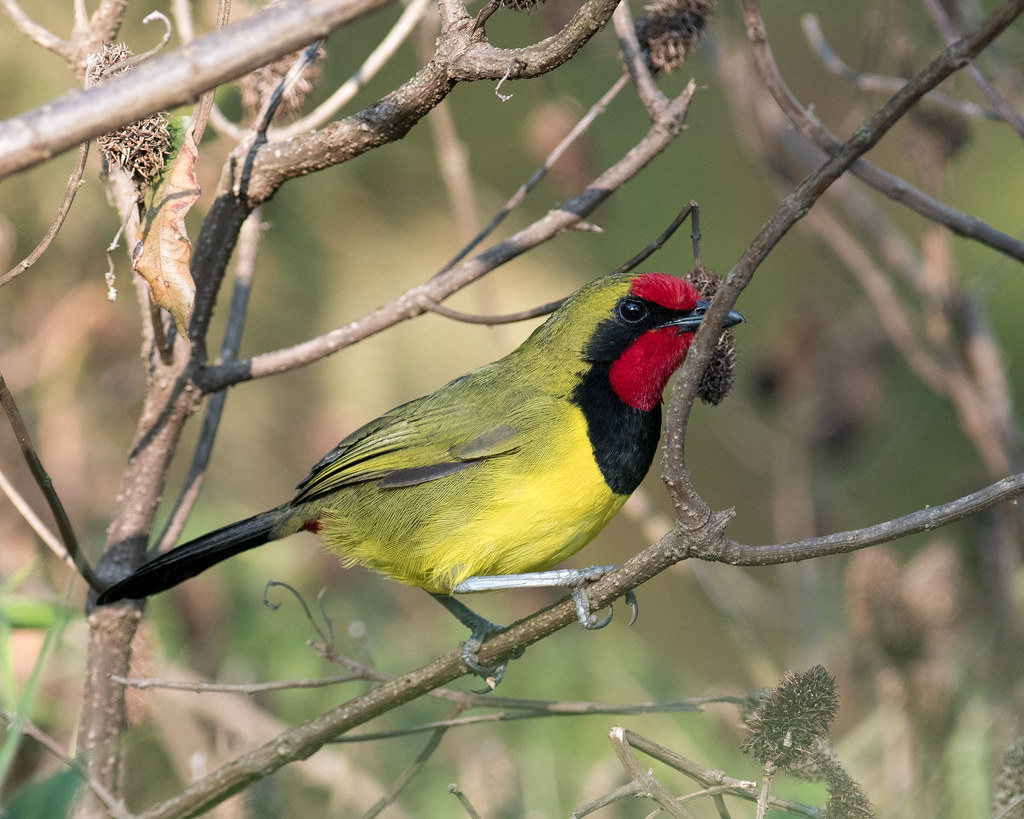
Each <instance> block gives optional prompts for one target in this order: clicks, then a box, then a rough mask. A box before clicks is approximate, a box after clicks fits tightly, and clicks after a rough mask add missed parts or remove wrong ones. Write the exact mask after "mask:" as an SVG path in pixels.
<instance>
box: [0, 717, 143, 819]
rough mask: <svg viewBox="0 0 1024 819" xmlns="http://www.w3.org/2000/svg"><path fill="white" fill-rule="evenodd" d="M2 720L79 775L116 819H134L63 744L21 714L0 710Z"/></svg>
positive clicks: (122, 804) (121, 803)
mask: <svg viewBox="0 0 1024 819" xmlns="http://www.w3.org/2000/svg"><path fill="white" fill-rule="evenodd" d="M0 719H3V720H4V721H5V722H7V724H8V725H10V726H11V727H14V728H16V729H17V730H19V731H21V733H23V734H24V735H25V736H27V737H31V738H32V739H34V740H35V741H36V742H38V743H39V744H40V745H42V746H43V747H44V748H45V749H46V750H47V751H49V752H50V753H51V754H53V755H54V756H55V757H57V759H59V760H60V761H61V762H63V763H64V764H65V765H67V766H68V767H69V768H71V770H73V771H74V772H75V773H77V774H78V775H79V776H80V777H81V778H82V782H84V783H85V786H86V787H87V788H88V789H89V790H91V791H92V792H93V793H94V794H95V795H96V798H97V799H99V800H100V801H101V802H102V803H103V804H104V806H105V807H106V808H107V810H109V811H110V815H111V816H112V817H114V819H134V815H133V814H132V813H131V812H130V811H128V810H126V809H125V807H124V803H123V802H121V801H120V800H119V799H117V797H115V796H114V794H112V793H111V792H110V791H109V790H107V789H106V788H105V787H104V786H103V784H102V783H101V782H98V781H97V780H95V779H93V778H92V777H91V776H89V774H88V771H86V769H85V767H84V766H83V765H82V763H80V762H79V761H78V760H77V759H75V758H74V757H70V756H68V755H67V752H66V751H65V750H64V748H63V747H62V746H61V744H60V743H59V742H57V740H55V739H54V738H53V737H51V736H50V735H49V734H47V733H46V732H45V731H41V730H40V729H39V728H37V727H36V726H35V725H34V724H33V723H32V721H31V720H29V719H27V718H26V717H23V716H21V715H20V714H12V713H11V712H10V711H7V710H6V709H2V708H0Z"/></svg>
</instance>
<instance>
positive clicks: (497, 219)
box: [434, 74, 629, 278]
mask: <svg viewBox="0 0 1024 819" xmlns="http://www.w3.org/2000/svg"><path fill="white" fill-rule="evenodd" d="M628 83H629V77H628V75H626V74H623V75H622V76H620V77H619V78H618V79H617V80H616V81H615V82H614V83H613V84H612V86H611V88H609V89H608V90H607V91H606V92H605V93H604V94H603V95H602V96H601V99H599V100H598V101H597V102H595V103H594V104H593V105H591V106H590V110H588V111H587V113H586V114H584V115H583V116H582V117H581V118H580V121H579V122H577V123H576V125H575V126H573V128H572V130H571V131H569V133H568V134H566V135H565V136H564V137H563V138H562V140H561V141H560V142H559V143H558V144H557V145H556V146H555V147H554V148H553V149H552V150H551V153H549V154H548V155H547V156H546V157H545V158H544V162H543V163H542V164H541V166H540V167H539V168H537V170H535V171H534V172H533V173H532V174H531V175H530V178H529V179H527V180H526V181H525V182H524V183H523V184H522V185H520V186H519V188H517V189H516V191H515V193H513V194H512V196H511V197H509V200H508V201H507V202H506V203H505V204H504V205H502V207H501V210H499V211H498V212H497V213H496V214H495V215H494V217H493V218H492V219H491V221H490V222H488V223H487V225H486V226H485V227H484V228H483V230H481V231H480V232H479V233H478V234H477V235H476V236H474V237H473V239H472V240H471V241H470V242H469V243H468V244H466V245H465V246H464V247H463V248H462V249H461V250H460V251H459V252H458V253H456V254H455V256H453V257H452V258H451V260H450V261H449V262H448V263H447V264H445V266H444V267H442V268H441V269H440V270H439V271H438V272H437V273H435V274H434V278H437V277H439V276H441V275H442V274H444V273H447V272H448V271H449V270H451V269H452V268H453V267H455V265H457V264H458V263H459V262H461V261H462V260H463V259H465V258H466V256H468V255H469V254H470V253H471V252H472V250H473V248H475V247H477V246H478V245H479V244H480V243H481V242H482V241H483V240H484V239H486V238H487V237H488V236H489V235H490V234H491V233H493V232H494V230H495V228H497V227H498V225H500V224H501V223H502V222H503V221H505V218H506V217H507V216H508V215H509V214H510V213H511V212H512V211H513V210H514V209H515V208H516V207H518V206H519V204H520V203H521V202H522V201H523V200H524V199H525V198H526V196H527V195H528V194H529V193H530V192H531V191H532V190H533V189H534V188H536V187H537V185H539V184H540V182H541V180H542V179H544V177H545V176H547V175H548V172H549V171H550V170H551V168H552V167H554V164H555V163H556V162H557V161H558V159H559V157H561V156H562V154H564V153H565V151H566V150H567V149H568V148H569V146H571V145H572V144H573V143H574V142H575V141H576V140H577V139H579V138H580V136H581V135H582V134H583V133H584V132H585V131H586V130H587V129H588V128H589V127H590V126H591V125H592V124H593V123H594V120H596V119H597V118H598V117H599V116H600V115H601V114H603V113H604V112H605V111H606V110H607V109H608V106H609V105H610V104H611V102H612V100H614V99H615V98H616V97H617V96H618V95H619V92H621V91H622V89H623V88H625V87H626V85H627V84H628Z"/></svg>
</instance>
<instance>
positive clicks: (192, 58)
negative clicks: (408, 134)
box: [0, 0, 391, 179]
mask: <svg viewBox="0 0 1024 819" xmlns="http://www.w3.org/2000/svg"><path fill="white" fill-rule="evenodd" d="M389 2H391V0H285V1H284V2H282V3H280V4H278V5H273V6H269V7H268V8H266V9H263V10H262V11H259V12H257V13H256V14H253V15H252V16H251V17H248V18H246V19H244V20H240V21H239V22H237V23H233V24H232V25H230V26H227V27H225V28H223V29H221V30H219V31H216V32H213V33H212V34H208V35H206V36H204V37H200V38H198V39H197V40H194V41H193V42H191V43H187V44H186V45H183V46H180V47H179V48H176V49H174V50H173V51H171V52H170V53H168V54H166V55H164V56H161V57H157V58H155V59H153V60H151V61H149V62H147V63H144V64H142V65H140V66H139V67H138V68H136V69H135V70H134V71H129V72H126V73H124V74H120V75H118V76H117V77H113V78H111V79H110V80H107V81H105V82H102V83H100V84H99V85H96V86H94V87H92V88H86V89H81V90H75V91H71V92H69V93H67V94H65V95H64V96H63V97H61V98H60V99H59V100H56V101H54V102H51V103H49V104H47V105H44V106H42V107H40V108H36V109H34V110H32V111H29V112H28V113H25V114H22V115H21V116H18V117H14V118H12V119H9V120H7V121H6V122H3V123H0V179H2V178H4V177H6V176H10V175H11V174H13V173H16V172H17V171H20V170H23V169H25V168H28V167H31V166H33V165H37V164H38V163H40V162H43V161H45V160H47V159H49V158H50V157H52V156H55V155H56V154H59V153H61V152H63V151H66V150H68V149H70V148H73V147H75V146H76V145H78V144H79V143H82V142H84V141H86V140H87V139H91V138H92V137H95V136H99V135H100V134H105V133H107V132H108V131H112V130H114V129H115V128H120V127H121V126H122V125H126V124H128V123H129V122H134V121H135V120H137V119H141V118H142V117H145V116H149V115H150V114H153V113H155V112H157V111H162V110H165V109H169V108H174V107H176V106H178V105H184V104H187V103H190V102H192V101H193V100H195V99H196V98H197V97H199V95H200V94H202V93H203V92H205V91H209V90H211V89H213V88H216V87H217V86H218V85H220V84H222V83H224V82H227V81H229V80H232V79H234V78H236V77H239V76H241V75H242V74H246V73H248V72H250V71H252V70H253V69H255V68H258V67H259V66H261V65H263V64H264V63H267V62H270V61H271V60H273V59H276V58H278V57H283V56H284V55H286V54H291V53H292V52H294V51H297V50H298V49H300V48H303V47H304V46H307V45H309V44H310V43H312V42H314V41H315V40H319V39H321V38H322V37H325V36H326V35H327V34H329V33H330V32H332V31H334V30H335V29H337V28H339V27H341V26H343V25H345V24H346V23H350V22H352V21H353V20H355V19H356V18H358V17H361V16H363V15H365V14H368V13H369V12H371V11H373V10H375V9H377V8H380V7H381V6H383V5H386V4H387V3H389ZM269 32H272V33H273V36H269V34H268V33H269Z"/></svg>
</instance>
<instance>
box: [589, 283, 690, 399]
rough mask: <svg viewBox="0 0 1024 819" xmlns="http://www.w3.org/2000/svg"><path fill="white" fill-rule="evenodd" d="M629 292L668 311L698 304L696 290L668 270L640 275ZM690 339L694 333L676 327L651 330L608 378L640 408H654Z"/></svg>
mask: <svg viewBox="0 0 1024 819" xmlns="http://www.w3.org/2000/svg"><path fill="white" fill-rule="evenodd" d="M630 292H631V293H632V294H633V295H634V296H639V297H640V298H642V299H644V300H646V301H651V302H654V303H655V304H660V305H661V306H662V307H666V308H668V309H669V310H692V309H693V308H694V307H696V306H697V298H698V295H697V289H696V288H695V287H694V286H693V285H692V284H690V283H689V282H688V281H685V280H683V279H677V278H676V277H675V276H669V275H666V274H665V273H645V274H643V275H642V276H637V277H636V278H635V279H634V280H633V284H632V286H631V287H630ZM691 341H693V333H680V332H679V331H678V330H677V329H676V328H675V327H664V328H661V329H659V330H648V331H647V332H646V333H644V334H643V335H642V336H640V338H638V339H637V340H636V341H634V342H633V344H632V345H630V347H629V348H628V349H627V350H626V351H625V352H624V353H623V354H622V355H621V356H619V358H618V359H616V361H615V362H614V363H613V364H612V367H611V370H610V372H609V373H608V377H609V379H610V380H611V383H612V389H613V390H615V394H616V395H617V396H619V398H620V399H622V400H623V401H624V402H625V403H627V404H629V406H631V407H635V408H636V409H638V410H643V411H644V412H649V411H650V410H652V409H654V408H655V407H656V406H658V404H659V403H660V402H661V396H662V393H663V392H664V391H665V386H666V385H667V384H668V380H669V379H670V378H671V377H672V373H674V372H675V371H676V369H677V368H678V367H679V365H680V364H681V363H682V360H683V358H684V357H685V356H686V352H687V350H689V349H690V342H691Z"/></svg>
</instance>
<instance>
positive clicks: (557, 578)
mask: <svg viewBox="0 0 1024 819" xmlns="http://www.w3.org/2000/svg"><path fill="white" fill-rule="evenodd" d="M616 568H617V567H616V566H588V567H587V568H585V569H551V570H549V571H546V572H524V573H523V574H505V575H489V576H483V577H469V578H467V579H466V580H463V581H462V582H461V583H459V584H458V585H457V586H456V587H455V588H454V589H453V590H452V591H453V593H456V594H465V593H469V592H481V591H496V590H498V589H524V588H541V587H554V588H567V589H569V590H570V594H571V596H572V600H573V603H574V604H575V606H576V619H577V620H579V624H580V625H581V626H583V628H585V629H588V630H591V631H594V630H597V629H601V628H604V627H605V626H607V625H608V624H609V623H610V622H611V621H612V615H613V614H614V608H613V607H612V606H609V607H608V614H606V615H605V616H604V617H598V616H597V615H595V614H594V613H593V612H592V610H591V609H592V606H591V602H590V596H589V595H588V593H587V586H588V585H589V584H590V583H593V582H594V581H596V580H600V579H601V578H602V577H604V576H605V575H606V574H607V573H608V572H610V571H612V570H613V569H616ZM434 598H435V599H436V600H437V601H438V602H439V603H440V604H441V605H442V606H444V607H445V608H446V609H447V610H448V611H449V612H450V613H451V614H453V615H454V616H455V617H456V618H458V620H459V622H461V623H462V625H464V626H465V627H466V628H468V629H469V631H470V638H469V639H468V640H467V641H466V642H465V643H463V645H462V659H463V661H464V662H465V663H466V665H467V666H468V667H469V669H470V670H471V671H472V672H473V673H474V674H477V675H478V676H480V677H483V678H484V679H485V680H488V681H489V682H491V681H493V685H495V686H496V685H497V684H498V683H499V682H501V678H502V677H504V676H505V670H506V668H507V667H508V661H506V662H503V663H499V664H498V665H496V666H488V665H485V664H483V663H481V662H480V658H479V656H478V652H479V651H480V648H481V647H482V646H483V644H484V641H485V640H487V638H488V637H492V636H493V635H495V634H497V633H498V632H500V631H502V630H503V627H502V626H499V625H497V624H496V623H492V622H491V621H490V620H488V619H486V618H485V617H481V616H480V615H479V614H477V613H476V612H475V611H473V610H472V609H471V608H469V607H468V606H466V605H465V604H464V603H461V602H459V601H458V600H456V599H455V598H454V597H452V596H451V595H445V594H435V595H434ZM625 599H626V603H627V604H628V605H629V607H630V609H631V611H632V614H631V616H630V619H629V625H633V623H635V622H636V618H637V616H638V615H639V613H640V608H639V605H638V603H637V599H636V594H635V592H634V591H633V590H632V589H629V590H628V591H627V592H626V593H625ZM522 654H523V652H522V650H520V651H518V652H517V653H515V654H513V655H512V656H511V658H510V659H517V658H519V657H521V656H522Z"/></svg>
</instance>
